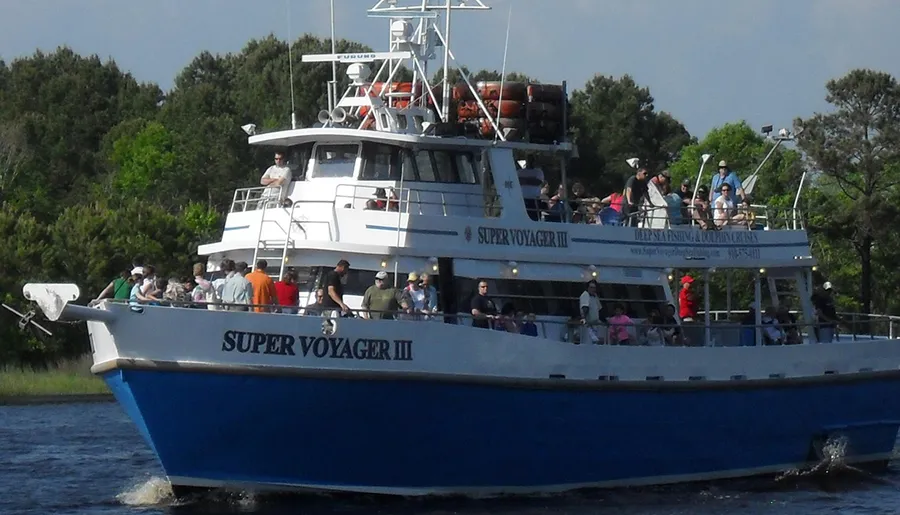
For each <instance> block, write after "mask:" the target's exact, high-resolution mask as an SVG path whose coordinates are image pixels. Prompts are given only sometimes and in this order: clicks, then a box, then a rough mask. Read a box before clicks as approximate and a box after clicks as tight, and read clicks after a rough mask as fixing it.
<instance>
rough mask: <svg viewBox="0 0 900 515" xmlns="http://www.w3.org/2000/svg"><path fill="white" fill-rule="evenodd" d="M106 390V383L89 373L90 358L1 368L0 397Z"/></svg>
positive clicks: (86, 392)
mask: <svg viewBox="0 0 900 515" xmlns="http://www.w3.org/2000/svg"><path fill="white" fill-rule="evenodd" d="M96 393H109V389H107V388H106V384H105V383H104V382H103V381H102V380H101V379H100V378H98V377H96V376H94V375H92V374H91V357H90V355H86V356H83V357H81V358H80V359H76V360H66V361H61V362H59V363H56V364H55V365H50V366H49V367H48V368H47V369H46V370H32V369H30V368H24V369H23V368H17V367H3V368H0V397H27V396H44V395H83V394H96Z"/></svg>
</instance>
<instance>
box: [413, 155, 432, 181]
mask: <svg viewBox="0 0 900 515" xmlns="http://www.w3.org/2000/svg"><path fill="white" fill-rule="evenodd" d="M416 169H418V171H419V180H420V181H425V182H435V181H437V174H436V173H435V170H434V166H432V164H431V153H430V152H428V151H427V150H420V151H418V152H416Z"/></svg>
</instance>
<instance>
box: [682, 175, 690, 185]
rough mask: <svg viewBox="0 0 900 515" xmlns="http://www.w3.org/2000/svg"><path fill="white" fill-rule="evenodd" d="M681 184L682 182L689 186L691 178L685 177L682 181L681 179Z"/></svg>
mask: <svg viewBox="0 0 900 515" xmlns="http://www.w3.org/2000/svg"><path fill="white" fill-rule="evenodd" d="M681 184H684V185H685V186H690V185H691V180H690V179H689V178H687V177H685V179H684V180H683V181H681Z"/></svg>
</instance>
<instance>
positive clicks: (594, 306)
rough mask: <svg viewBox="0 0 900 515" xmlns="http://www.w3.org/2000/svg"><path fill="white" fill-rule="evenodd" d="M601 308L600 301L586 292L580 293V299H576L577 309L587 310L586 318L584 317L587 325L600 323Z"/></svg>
mask: <svg viewBox="0 0 900 515" xmlns="http://www.w3.org/2000/svg"><path fill="white" fill-rule="evenodd" d="M602 307H603V306H602V305H601V304H600V299H598V298H597V297H595V296H593V295H591V294H590V293H588V292H587V291H584V292H582V293H581V297H578V309H579V310H581V308H588V312H587V317H585V321H586V322H587V323H592V322H599V321H600V309H601V308H602Z"/></svg>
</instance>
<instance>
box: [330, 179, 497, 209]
mask: <svg viewBox="0 0 900 515" xmlns="http://www.w3.org/2000/svg"><path fill="white" fill-rule="evenodd" d="M347 189H350V192H345V191H346V190H347ZM379 190H380V191H383V192H384V196H380V195H378V192H379ZM423 197H425V198H424V199H423ZM491 197H496V195H493V196H492V195H489V194H486V193H484V192H477V193H476V192H463V191H445V190H438V189H433V188H409V187H384V186H369V185H364V184H340V185H338V187H337V190H336V191H335V206H336V207H339V206H342V207H343V208H348V206H349V208H350V209H354V208H356V209H358V208H360V207H362V208H363V209H367V210H370V211H385V212H395V213H396V212H403V213H406V214H409V213H410V212H411V211H412V212H413V213H414V214H420V215H421V214H437V212H438V211H439V212H440V214H441V215H442V216H474V215H473V213H475V212H479V211H480V210H482V209H485V208H488V207H491V208H496V209H497V212H498V214H499V211H500V210H501V206H500V204H499V203H498V202H497V199H496V198H491ZM428 206H440V208H439V210H438V209H436V210H434V211H435V212H434V213H432V212H431V211H432V210H428V209H427V207H428ZM423 208H426V209H423ZM448 208H449V209H448ZM454 208H459V209H454ZM426 210H427V211H429V212H428V213H425V211H426Z"/></svg>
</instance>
